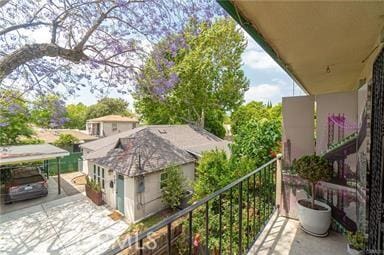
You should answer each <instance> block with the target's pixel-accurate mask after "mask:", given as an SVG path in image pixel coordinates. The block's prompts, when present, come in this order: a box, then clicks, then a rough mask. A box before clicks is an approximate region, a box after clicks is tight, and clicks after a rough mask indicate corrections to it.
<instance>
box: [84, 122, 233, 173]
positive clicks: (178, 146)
mask: <svg viewBox="0 0 384 255" xmlns="http://www.w3.org/2000/svg"><path fill="white" fill-rule="evenodd" d="M229 144H230V142H228V141H225V140H223V139H221V138H219V137H217V136H215V135H213V134H211V133H209V132H208V131H206V130H204V129H201V128H197V127H194V126H191V125H151V126H142V127H138V128H135V129H132V130H129V131H125V132H122V133H119V134H116V135H113V136H109V137H105V138H101V139H99V140H97V141H92V142H89V143H85V144H82V145H81V147H82V148H86V149H88V150H91V151H92V152H90V153H88V154H86V155H84V158H85V159H88V160H91V161H93V162H95V163H96V164H99V165H102V166H105V167H108V168H111V169H114V170H116V171H118V172H120V173H122V174H126V175H130V176H134V175H137V174H139V173H138V170H137V169H136V168H135V167H137V166H138V165H137V164H138V155H139V154H140V155H142V154H143V153H144V152H146V151H147V152H146V153H144V154H143V155H142V156H140V157H143V156H146V160H147V161H146V164H144V173H148V172H151V171H157V170H160V169H162V168H164V167H166V166H169V165H175V164H176V165H180V164H185V163H188V162H192V161H194V158H193V157H192V156H191V154H193V155H195V156H200V155H201V153H202V152H204V151H210V150H215V149H219V150H224V151H225V152H226V153H227V154H228V155H229V154H230V150H229V146H228V145H229ZM121 145H122V146H121ZM139 151H140V153H139ZM148 151H151V152H152V153H148ZM149 155H152V157H153V158H150V157H149Z"/></svg>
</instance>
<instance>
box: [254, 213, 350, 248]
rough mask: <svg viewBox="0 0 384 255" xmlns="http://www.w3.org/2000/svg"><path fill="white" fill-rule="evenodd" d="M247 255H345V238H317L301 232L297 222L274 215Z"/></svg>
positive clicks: (332, 235)
mask: <svg viewBox="0 0 384 255" xmlns="http://www.w3.org/2000/svg"><path fill="white" fill-rule="evenodd" d="M248 254H249V255H251V254H252V255H253V254H257V255H272V254H274V255H327V254H330V255H347V254H348V253H347V243H346V240H345V238H344V237H343V236H342V235H341V234H338V233H335V232H332V231H331V232H330V233H329V235H328V236H327V237H324V238H317V237H313V236H310V235H308V234H306V233H305V232H304V231H303V230H301V228H300V226H299V222H298V221H297V220H292V219H288V218H285V217H281V216H280V217H278V216H277V215H274V216H273V217H272V219H271V221H270V222H269V223H268V225H267V226H266V228H265V229H264V231H263V233H262V234H261V235H260V236H259V238H258V239H257V241H256V243H255V245H254V246H253V247H252V248H251V250H250V251H249V253H248Z"/></svg>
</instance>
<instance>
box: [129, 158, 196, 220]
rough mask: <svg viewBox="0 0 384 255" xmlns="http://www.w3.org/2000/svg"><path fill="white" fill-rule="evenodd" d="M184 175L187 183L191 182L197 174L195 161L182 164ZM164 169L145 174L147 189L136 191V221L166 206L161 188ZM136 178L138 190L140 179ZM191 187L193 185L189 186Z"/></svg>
mask: <svg viewBox="0 0 384 255" xmlns="http://www.w3.org/2000/svg"><path fill="white" fill-rule="evenodd" d="M181 169H182V171H183V175H184V177H185V179H186V184H191V183H192V182H193V180H194V176H195V163H189V164H185V165H182V166H181ZM162 172H163V171H159V172H155V173H152V174H148V175H145V177H144V185H145V191H144V192H143V193H137V192H135V202H136V207H135V212H134V214H135V221H139V220H141V219H144V218H146V217H148V216H150V215H152V214H154V213H156V212H158V211H160V210H162V209H164V208H165V207H166V206H165V205H164V203H163V202H162V201H161V197H162V194H161V189H160V175H161V173H162ZM134 179H135V191H136V190H137V187H138V183H139V179H138V178H134ZM188 189H191V187H188Z"/></svg>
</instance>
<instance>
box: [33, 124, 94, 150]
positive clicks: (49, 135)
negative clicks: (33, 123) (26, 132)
mask: <svg viewBox="0 0 384 255" xmlns="http://www.w3.org/2000/svg"><path fill="white" fill-rule="evenodd" d="M34 131H35V135H34V136H35V137H36V138H38V139H40V140H43V141H44V142H45V143H50V144H53V143H54V142H55V141H56V140H57V139H59V136H60V135H61V134H70V135H72V136H74V137H75V138H77V139H78V140H79V143H77V144H74V145H73V147H72V148H68V149H69V150H70V151H71V152H80V147H79V145H80V144H82V143H86V142H90V141H94V140H96V139H98V138H97V137H95V136H91V135H88V134H86V133H85V132H84V131H81V130H78V129H45V128H35V129H34Z"/></svg>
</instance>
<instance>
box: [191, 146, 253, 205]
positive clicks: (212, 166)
mask: <svg viewBox="0 0 384 255" xmlns="http://www.w3.org/2000/svg"><path fill="white" fill-rule="evenodd" d="M253 166H254V162H253V161H252V160H251V159H250V158H248V157H241V158H234V157H232V158H228V157H227V155H226V154H225V152H224V151H221V150H214V151H208V152H205V153H203V155H202V157H201V158H200V160H199V165H198V166H197V168H196V172H197V173H196V174H197V176H198V178H197V180H196V181H195V183H194V191H195V193H194V195H193V199H194V200H198V199H201V198H204V197H205V196H207V195H209V194H211V193H213V192H215V191H216V190H219V189H221V188H223V187H225V186H226V185H228V184H229V183H231V182H232V181H234V180H236V179H238V178H240V177H242V176H244V175H246V174H247V173H249V172H250V171H251V170H253Z"/></svg>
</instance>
